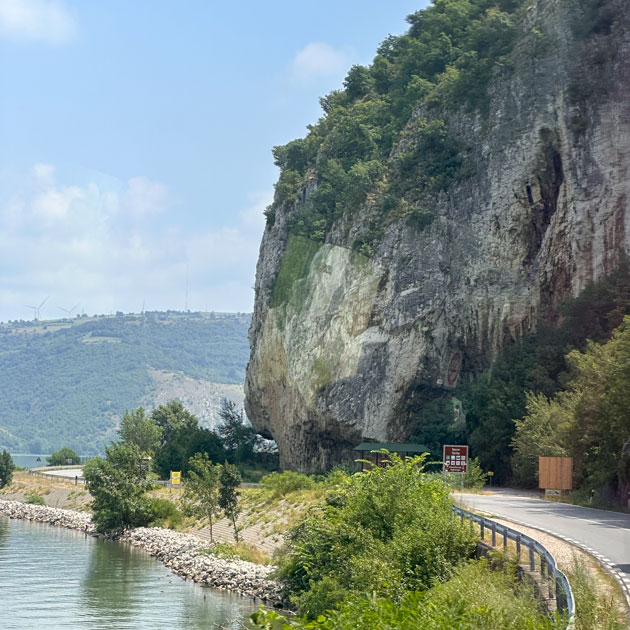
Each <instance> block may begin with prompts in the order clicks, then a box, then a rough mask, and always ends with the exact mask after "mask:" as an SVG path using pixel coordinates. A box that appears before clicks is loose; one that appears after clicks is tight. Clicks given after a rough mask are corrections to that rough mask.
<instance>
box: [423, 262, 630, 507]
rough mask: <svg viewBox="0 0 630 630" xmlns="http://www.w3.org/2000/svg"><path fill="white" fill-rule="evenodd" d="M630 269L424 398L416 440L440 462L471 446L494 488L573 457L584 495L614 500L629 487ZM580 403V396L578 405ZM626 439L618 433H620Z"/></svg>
mask: <svg viewBox="0 0 630 630" xmlns="http://www.w3.org/2000/svg"><path fill="white" fill-rule="evenodd" d="M629 313H630V263H629V262H628V260H627V258H625V257H624V258H622V259H621V263H620V265H619V266H618V268H617V269H616V270H615V271H614V272H613V273H612V274H611V275H610V276H608V277H607V278H604V279H602V280H600V281H598V282H595V283H592V284H591V285H590V286H588V287H587V288H586V289H585V290H584V291H583V292H582V293H581V294H580V296H579V297H577V298H572V299H568V300H566V301H565V302H564V303H563V304H562V305H561V307H560V312H559V316H558V320H557V321H556V322H553V323H548V322H544V321H541V322H539V323H538V328H537V332H536V334H534V335H530V336H528V337H525V338H524V339H523V340H521V341H520V342H518V343H514V344H513V345H511V346H508V347H507V348H506V350H505V351H504V352H503V353H502V354H501V356H499V357H498V358H497V360H496V361H495V362H494V364H493V366H492V367H491V368H490V369H489V370H487V371H486V372H484V373H483V374H481V375H480V376H479V377H478V378H476V379H474V380H471V381H469V382H465V383H463V384H460V385H459V387H458V388H457V389H456V390H455V391H454V392H453V393H449V394H446V393H440V392H427V393H428V394H430V395H434V396H435V398H434V400H433V402H432V403H430V404H429V405H426V406H425V407H424V408H418V409H417V413H416V419H417V426H416V429H415V436H414V439H415V440H417V441H419V442H422V443H423V444H426V445H427V446H428V447H429V448H430V449H431V451H432V452H433V454H434V455H435V457H436V458H437V457H439V455H440V453H441V448H442V444H445V443H459V442H461V443H468V444H470V446H471V448H472V451H473V454H474V455H476V456H478V457H479V461H480V463H481V465H482V467H483V468H484V469H485V470H487V471H493V472H494V473H495V476H496V479H497V481H498V482H499V483H510V482H512V483H516V484H519V485H524V486H534V485H536V484H537V481H538V477H537V474H538V471H537V468H538V456H539V455H542V456H572V457H573V458H574V463H575V471H574V473H575V481H576V484H577V486H578V487H579V488H580V489H581V491H582V493H583V494H584V495H585V496H589V497H590V493H591V490H593V491H595V492H596V493H600V492H601V494H602V499H603V502H604V503H607V502H611V501H614V500H615V499H620V498H621V494H622V493H623V491H624V489H625V488H626V487H627V485H628V483H629V482H630V468H629V466H628V462H629V461H630V451H629V447H628V443H627V441H626V440H627V436H628V435H629V433H628V430H629V428H628V421H627V414H626V413H625V411H624V409H627V404H626V402H627V401H626V400H625V399H624V396H627V392H628V387H627V385H628V383H629V382H630V374H628V366H629V365H630V362H629V361H628V352H627V350H626V348H627V345H628V338H629V336H630V320H628V318H627V317H626V318H625V319H624V316H627V315H628V314H629ZM578 399H579V400H578ZM624 436H625V437H624Z"/></svg>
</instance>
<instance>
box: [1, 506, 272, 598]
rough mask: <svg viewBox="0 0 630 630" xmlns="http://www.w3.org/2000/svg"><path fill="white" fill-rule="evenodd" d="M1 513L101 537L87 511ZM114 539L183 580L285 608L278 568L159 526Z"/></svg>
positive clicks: (21, 508)
mask: <svg viewBox="0 0 630 630" xmlns="http://www.w3.org/2000/svg"><path fill="white" fill-rule="evenodd" d="M0 514H4V515H5V516H8V517H9V518H20V519H25V520H29V521H37V522H38V523H48V524H49V525H57V526H59V527H66V528H68V529H73V530H76V531H80V532H85V533H86V534H88V535H91V536H99V534H98V533H97V532H96V528H95V526H94V525H93V523H92V517H91V515H90V514H87V513H85V512H76V511H75V510H64V509H61V508H53V507H48V506H43V505H30V504H27V503H20V502H19V501H4V500H0ZM115 540H118V541H120V542H124V543H127V544H129V545H132V546H134V547H138V548H140V549H142V550H143V551H146V552H147V553H149V554H151V555H152V556H154V557H155V558H157V559H159V560H160V561H161V562H162V563H163V564H164V565H166V566H167V567H169V568H170V569H171V571H173V573H175V574H176V575H179V576H180V577H182V578H184V579H188V580H193V581H194V582H197V583H199V584H202V585H204V586H210V587H212V588H217V589H221V590H229V591H231V592H234V593H239V594H240V595H245V596H248V597H253V598H257V599H260V600H262V601H263V602H265V603H267V604H270V605H273V606H283V601H282V597H281V594H280V593H281V587H280V584H279V583H278V582H276V581H275V580H272V579H271V578H270V574H271V573H272V571H273V570H274V568H275V567H272V566H262V565H258V564H254V563H252V562H245V561H243V560H226V559H224V558H218V557H216V556H212V555H210V554H207V553H204V552H203V551H202V550H203V549H204V548H207V547H208V543H207V542H205V541H203V540H201V539H200V538H197V537H196V536H193V535H191V534H182V533H180V532H174V531H171V530H168V529H162V528H160V527H138V528H135V529H130V530H127V531H125V532H124V533H123V534H121V535H119V536H116V537H115Z"/></svg>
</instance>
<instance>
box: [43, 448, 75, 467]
mask: <svg viewBox="0 0 630 630" xmlns="http://www.w3.org/2000/svg"><path fill="white" fill-rule="evenodd" d="M46 461H47V462H48V465H49V466H65V465H67V464H70V465H72V464H80V463H81V458H80V457H79V456H78V455H77V454H76V453H75V452H74V451H73V450H72V449H71V448H69V447H67V446H64V447H63V448H62V449H60V450H58V451H55V452H54V453H53V454H52V455H50V456H49V457H47V458H46Z"/></svg>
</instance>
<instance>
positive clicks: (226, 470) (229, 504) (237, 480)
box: [219, 462, 242, 542]
mask: <svg viewBox="0 0 630 630" xmlns="http://www.w3.org/2000/svg"><path fill="white" fill-rule="evenodd" d="M241 481H242V478H241V473H239V471H238V468H237V467H236V466H234V464H229V463H227V462H226V463H225V464H223V466H222V467H221V476H220V483H221V486H220V488H219V507H220V508H221V509H222V510H223V512H224V513H225V515H226V516H227V517H228V518H229V519H230V520H231V521H232V527H233V528H234V540H236V541H237V542H238V540H239V533H238V527H237V526H236V519H237V518H238V515H239V514H240V512H241V506H240V503H239V496H238V491H237V489H238V487H239V486H240V485H241Z"/></svg>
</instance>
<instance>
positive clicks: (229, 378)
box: [0, 312, 250, 453]
mask: <svg viewBox="0 0 630 630" xmlns="http://www.w3.org/2000/svg"><path fill="white" fill-rule="evenodd" d="M249 320H250V317H249V315H246V314H238V315H234V314H201V313H190V314H188V313H186V314H184V313H171V312H167V313H160V312H155V313H144V314H142V315H122V314H120V313H119V314H118V316H109V317H93V318H88V317H78V318H76V319H73V320H70V319H68V320H55V321H49V322H37V321H34V322H13V323H9V324H3V325H2V326H1V327H0V449H1V448H8V449H10V450H11V451H13V452H17V451H26V452H40V453H41V452H48V451H51V450H54V449H57V448H59V447H60V446H63V445H69V446H72V447H73V448H74V449H75V450H77V451H79V452H82V453H91V452H95V451H98V450H100V447H101V445H102V444H103V443H105V442H108V441H110V440H111V439H112V437H113V434H114V433H115V430H116V422H117V419H118V418H119V417H120V416H121V415H122V414H123V413H124V411H125V409H127V408H128V409H132V408H135V407H137V406H138V405H139V404H141V403H144V404H147V401H148V399H149V400H150V399H151V398H152V397H157V396H159V391H155V383H156V379H155V374H156V370H159V371H160V373H162V374H163V373H167V374H168V373H179V374H180V375H183V376H184V377H188V379H187V380H188V381H189V380H190V378H193V379H197V380H199V381H202V382H209V383H218V384H236V385H240V384H241V383H242V382H243V378H244V371H245V365H246V363H247V355H248V345H247V329H248V326H249ZM219 389H220V388H219ZM171 391H173V390H171Z"/></svg>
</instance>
